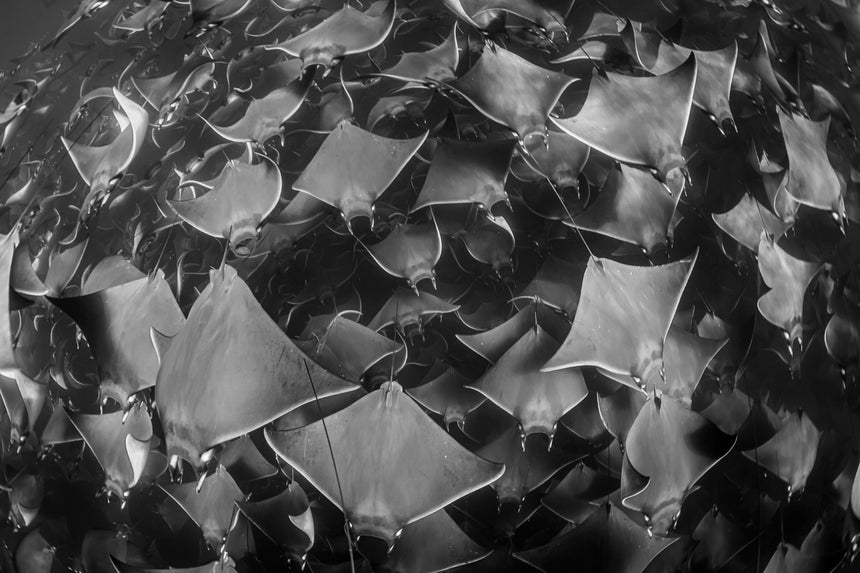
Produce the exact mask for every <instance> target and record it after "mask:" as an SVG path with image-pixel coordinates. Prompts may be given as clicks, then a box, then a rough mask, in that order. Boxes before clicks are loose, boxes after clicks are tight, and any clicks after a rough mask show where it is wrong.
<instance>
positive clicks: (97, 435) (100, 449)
mask: <svg viewBox="0 0 860 573" xmlns="http://www.w3.org/2000/svg"><path fill="white" fill-rule="evenodd" d="M68 415H69V419H70V420H71V421H72V424H73V425H74V426H75V429H77V431H78V433H80V435H81V436H82V437H83V438H84V441H85V442H86V443H87V447H89V448H90V450H92V452H93V455H94V456H95V457H96V460H98V462H99V465H100V466H101V467H102V470H104V473H105V486H106V487H107V490H108V491H109V492H111V493H113V494H116V495H117V496H118V497H119V498H120V499H123V498H124V496H125V495H126V492H128V491H129V489H131V488H132V487H134V486H135V485H136V484H137V482H138V480H139V479H140V477H141V476H142V474H143V470H144V467H145V466H146V460H147V458H148V457H149V446H150V444H149V440H150V439H151V438H152V422H151V421H150V419H149V415H148V414H147V412H146V410H145V409H144V408H142V407H141V406H140V405H135V406H134V407H132V408H131V410H129V411H128V413H123V412H122V411H119V412H113V413H111V414H82V413H80V412H68Z"/></svg>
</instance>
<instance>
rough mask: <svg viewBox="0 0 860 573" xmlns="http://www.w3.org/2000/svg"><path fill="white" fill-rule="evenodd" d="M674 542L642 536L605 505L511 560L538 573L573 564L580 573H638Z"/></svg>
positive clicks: (625, 518) (620, 515)
mask: <svg viewBox="0 0 860 573" xmlns="http://www.w3.org/2000/svg"><path fill="white" fill-rule="evenodd" d="M677 541H678V539H677V538H676V539H664V538H660V537H655V538H649V537H648V536H647V535H643V533H642V531H641V529H640V528H639V526H638V525H636V524H635V523H633V521H631V520H630V518H628V517H627V516H626V515H625V514H624V512H623V511H621V510H620V509H618V508H616V507H615V506H614V505H613V504H612V503H611V502H607V503H605V504H604V505H603V506H602V507H600V508H599V509H598V510H597V511H595V512H593V513H592V514H591V515H590V516H589V517H588V518H587V519H586V520H585V521H584V522H583V523H581V524H580V525H579V526H577V527H575V528H574V529H572V530H571V531H569V532H567V533H564V534H562V535H560V536H558V537H556V538H555V539H553V540H552V541H550V542H549V543H548V544H546V545H544V546H541V547H537V548H535V549H529V550H528V551H521V552H519V553H515V554H514V556H515V557H516V558H517V559H520V560H522V561H524V562H526V563H527V564H529V565H531V566H533V567H537V568H538V569H540V570H541V571H564V570H566V569H567V568H569V566H570V564H571V563H573V562H575V563H576V564H577V567H578V568H580V569H582V570H584V571H614V572H616V573H642V571H645V570H646V568H647V567H648V565H649V564H652V563H655V561H656V560H659V558H660V554H661V553H662V552H663V551H666V549H668V548H669V547H670V546H671V545H672V544H673V543H675V542H677ZM665 570H667V571H668V570H672V568H671V567H666V568H665Z"/></svg>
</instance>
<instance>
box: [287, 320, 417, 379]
mask: <svg viewBox="0 0 860 573" xmlns="http://www.w3.org/2000/svg"><path fill="white" fill-rule="evenodd" d="M296 346H298V347H299V349H300V350H301V351H302V352H304V353H305V354H307V355H308V356H310V357H311V358H313V359H314V360H316V361H317V363H319V364H320V365H321V366H322V367H323V368H325V369H326V370H328V371H329V372H332V373H334V374H336V375H337V376H340V377H341V378H344V379H346V380H349V381H350V382H354V383H356V384H360V383H361V379H362V377H363V376H364V374H365V372H367V371H368V370H369V369H370V368H371V367H372V366H373V365H374V364H376V363H378V362H379V361H380V360H382V359H383V358H385V357H387V356H392V355H393V354H394V353H396V352H398V351H399V350H400V349H401V348H402V345H401V344H399V343H397V342H395V341H393V340H390V339H388V338H386V337H384V336H381V335H379V334H377V333H376V331H374V330H371V329H370V328H368V327H366V326H363V325H361V324H359V323H357V322H355V321H354V320H350V319H348V318H346V317H345V316H343V315H340V314H335V315H331V314H329V315H321V316H315V317H313V318H311V320H310V321H309V322H308V324H307V325H306V326H305V329H304V331H303V332H302V335H301V336H300V337H299V339H298V340H297V341H296Z"/></svg>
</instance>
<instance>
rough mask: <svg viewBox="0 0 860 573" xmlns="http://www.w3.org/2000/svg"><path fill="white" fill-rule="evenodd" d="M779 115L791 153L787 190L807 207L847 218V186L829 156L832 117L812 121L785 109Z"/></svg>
mask: <svg viewBox="0 0 860 573" xmlns="http://www.w3.org/2000/svg"><path fill="white" fill-rule="evenodd" d="M777 113H778V115H779V127H780V129H781V131H782V136H783V138H784V139H785V149H786V151H787V152H788V180H787V181H786V191H787V192H788V194H789V195H791V196H792V197H793V198H794V199H795V200H797V201H798V202H800V203H803V204H804V205H809V206H810V207H814V208H816V209H823V210H825V211H830V212H832V213H834V214H835V215H836V216H837V217H839V218H840V219H844V217H845V202H844V199H843V197H842V189H843V187H844V186H843V184H842V182H841V181H840V180H839V177H838V176H837V175H836V171H835V170H834V169H833V166H832V165H831V164H830V159H829V158H828V155H827V133H828V128H829V127H830V118H829V117H828V118H827V119H825V120H823V121H813V120H811V119H806V118H804V117H802V116H799V115H795V114H792V113H786V112H784V111H783V110H782V108H778V109H777ZM840 224H841V223H840Z"/></svg>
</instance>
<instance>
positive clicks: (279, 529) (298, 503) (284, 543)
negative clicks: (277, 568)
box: [237, 482, 314, 563]
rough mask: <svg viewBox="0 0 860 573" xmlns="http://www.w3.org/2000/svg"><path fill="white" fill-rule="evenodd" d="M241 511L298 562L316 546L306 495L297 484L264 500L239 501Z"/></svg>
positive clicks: (290, 485)
mask: <svg viewBox="0 0 860 573" xmlns="http://www.w3.org/2000/svg"><path fill="white" fill-rule="evenodd" d="M237 505H238V506H239V511H241V512H242V514H243V515H245V517H247V518H248V521H250V522H251V523H253V524H254V526H255V527H256V528H257V529H259V530H260V531H261V532H263V534H264V535H265V536H266V537H268V538H269V539H270V540H272V542H273V543H275V544H276V545H277V546H278V547H280V548H281V550H282V551H283V552H285V553H286V554H287V555H289V556H290V558H292V559H294V560H295V561H297V562H299V563H303V562H304V560H305V556H306V555H307V553H308V551H310V548H311V546H313V544H314V519H313V516H312V515H311V506H310V502H309V501H308V497H307V495H305V492H304V491H303V490H302V488H301V487H299V485H298V484H297V483H295V482H293V483H290V484H289V485H287V487H286V489H284V490H283V491H282V492H281V493H279V494H276V495H274V496H272V497H270V498H267V499H264V500H261V501H253V502H250V501H238V502H237Z"/></svg>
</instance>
